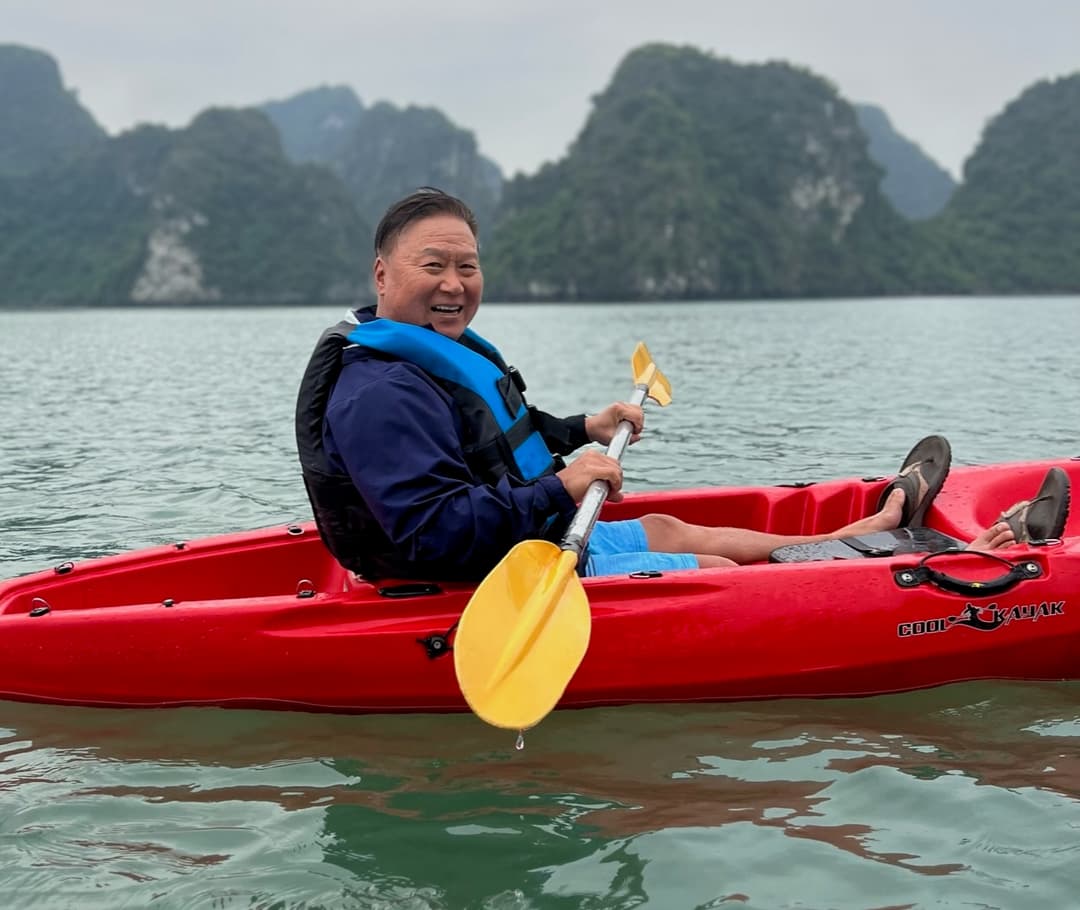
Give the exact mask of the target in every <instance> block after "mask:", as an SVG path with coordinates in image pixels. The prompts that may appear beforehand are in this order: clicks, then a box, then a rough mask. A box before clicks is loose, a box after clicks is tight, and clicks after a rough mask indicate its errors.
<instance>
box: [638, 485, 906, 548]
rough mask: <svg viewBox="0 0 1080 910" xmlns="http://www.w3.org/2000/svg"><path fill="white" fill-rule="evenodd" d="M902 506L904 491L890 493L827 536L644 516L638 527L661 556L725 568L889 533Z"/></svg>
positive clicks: (898, 520) (897, 518) (897, 519)
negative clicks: (798, 547) (690, 557)
mask: <svg viewBox="0 0 1080 910" xmlns="http://www.w3.org/2000/svg"><path fill="white" fill-rule="evenodd" d="M903 505H904V491H903V490H893V492H892V493H891V494H890V496H889V498H888V499H887V500H886V501H885V505H884V506H883V507H882V509H881V511H880V512H877V513H875V514H873V515H870V516H868V517H867V518H860V519H859V520H858V521H855V522H852V523H851V524H849V525H845V526H844V527H842V528H838V529H837V530H835V531H832V532H830V533H828V534H805V535H798V534H769V533H766V532H764V531H751V530H749V529H747V528H712V527H707V526H705V525H692V524H688V523H687V522H685V521H682V520H680V519H678V518H675V517H673V516H671V515H663V514H653V515H645V516H643V517H642V519H641V524H642V526H643V527H644V528H645V537H646V538H647V539H648V541H649V549H650V550H654V551H657V552H662V553H693V554H695V555H696V556H698V559H699V562H701V564H702V565H703V566H706V565H715V564H716V563H715V562H714V561H712V560H707V559H704V558H703V557H710V556H719V557H723V558H724V560H725V562H721V563H720V565H726V564H727V562H726V560H731V561H733V562H735V563H737V564H739V565H744V564H746V563H749V562H761V561H763V560H766V559H768V558H769V554H770V553H771V552H772V551H773V550H775V549H776V548H777V547H784V546H788V545H790V544H798V543H819V542H820V541H823V540H837V539H839V538H841V537H854V536H856V535H859V534H871V533H873V532H874V531H889V530H891V529H892V528H895V527H897V526H899V524H900V517H901V513H902V510H903Z"/></svg>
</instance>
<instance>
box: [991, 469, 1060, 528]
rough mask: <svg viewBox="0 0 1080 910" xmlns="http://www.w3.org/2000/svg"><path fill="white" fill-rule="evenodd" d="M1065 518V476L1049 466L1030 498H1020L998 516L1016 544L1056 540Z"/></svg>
mask: <svg viewBox="0 0 1080 910" xmlns="http://www.w3.org/2000/svg"><path fill="white" fill-rule="evenodd" d="M1068 517H1069V475H1068V474H1066V473H1065V472H1064V471H1063V470H1062V469H1061V468H1051V469H1050V470H1049V471H1047V472H1046V477H1044V478H1043V482H1042V486H1041V487H1039V492H1038V493H1036V494H1035V498H1034V499H1023V500H1021V501H1020V502H1018V503H1014V504H1013V505H1011V506H1009V508H1007V509H1006V510H1005V511H1004V512H1002V513H1001V515H1000V516H998V521H999V522H1005V524H1007V525H1008V526H1009V527H1010V528H1011V529H1012V532H1013V536H1014V537H1015V538H1016V542H1017V543H1028V542H1029V541H1032V540H1056V539H1058V538H1059V537H1061V535H1062V534H1063V533H1064V531H1065V521H1066V519H1067V518H1068Z"/></svg>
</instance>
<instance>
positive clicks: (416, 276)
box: [374, 214, 484, 341]
mask: <svg viewBox="0 0 1080 910" xmlns="http://www.w3.org/2000/svg"><path fill="white" fill-rule="evenodd" d="M374 274H375V290H376V292H377V293H378V295H379V305H378V309H377V310H376V312H377V313H378V315H379V316H382V317H384V318H386V319H393V320H395V321H397V322H409V323H412V324H413V325H428V324H430V325H431V327H432V328H434V329H435V331H436V332H438V333H439V334H441V335H445V336H447V338H453V339H454V340H455V341H456V340H457V339H458V338H460V337H461V333H462V332H464V331H465V328H466V327H467V326H468V324H469V323H470V322H472V320H473V317H474V316H475V315H476V311H477V309H479V307H480V295H481V293H482V292H483V290H484V277H483V275H481V274H480V257H479V255H478V254H477V249H476V238H475V237H473V234H472V231H471V230H469V226H468V225H467V224H466V223H465V222H464V221H462V220H461V219H460V218H457V217H455V216H454V215H446V214H438V215H431V216H430V217H428V218H421V219H420V220H419V221H414V222H412V224H409V225H407V226H406V228H405V230H403V231H402V232H401V233H400V234H398V237H397V240H396V241H395V242H394V243H393V244H391V246H390V249H389V250H384V251H383V253H382V254H381V255H380V256H378V257H377V258H376V259H375V267H374Z"/></svg>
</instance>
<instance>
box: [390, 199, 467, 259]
mask: <svg viewBox="0 0 1080 910" xmlns="http://www.w3.org/2000/svg"><path fill="white" fill-rule="evenodd" d="M432 215H453V216H455V217H457V218H460V219H461V220H462V221H464V222H465V223H466V224H467V225H468V226H469V230H470V231H472V235H473V237H475V236H476V234H477V227H476V216H475V215H474V214H473V213H472V209H470V208H469V207H468V206H467V205H466V204H465V203H464V202H462V201H461V200H460V199H458V198H457V197H456V196H451V195H450V194H449V193H444V192H443V191H442V190H440V189H438V188H437V187H434V186H422V187H420V189H418V190H416V192H414V193H410V194H409V195H408V196H406V197H405V198H404V199H401V200H399V201H397V202H395V203H394V204H393V205H392V206H390V208H388V209H387V210H386V214H385V215H383V216H382V220H381V221H380V222H379V226H378V227H377V228H375V255H376V256H380V255H382V253H383V252H388V251H389V248H390V247H392V246H393V245H394V242H395V241H396V240H397V238H398V235H399V234H400V233H401V232H402V231H403V230H405V228H406V227H408V226H409V225H410V224H412V223H413V222H414V221H419V220H420V219H421V218H429V217H430V216H432Z"/></svg>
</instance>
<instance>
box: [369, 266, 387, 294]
mask: <svg viewBox="0 0 1080 910" xmlns="http://www.w3.org/2000/svg"><path fill="white" fill-rule="evenodd" d="M371 275H372V277H373V278H374V279H375V293H376V294H378V295H379V296H380V297H381V296H382V294H383V291H384V290H385V289H386V262H385V261H383V258H382V256H376V257H375V264H374V265H373V266H372V267H371Z"/></svg>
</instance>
